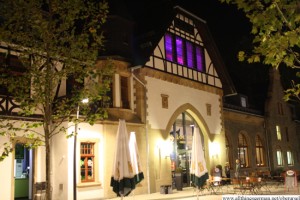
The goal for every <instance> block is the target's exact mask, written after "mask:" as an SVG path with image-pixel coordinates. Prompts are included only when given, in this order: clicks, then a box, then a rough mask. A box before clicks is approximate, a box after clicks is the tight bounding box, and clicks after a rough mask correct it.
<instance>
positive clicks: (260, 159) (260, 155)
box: [255, 135, 265, 166]
mask: <svg viewBox="0 0 300 200" xmlns="http://www.w3.org/2000/svg"><path fill="white" fill-rule="evenodd" d="M255 151H256V165H257V166H264V165H265V159H264V147H263V145H262V142H261V139H260V137H259V136H258V135H257V136H256V137H255Z"/></svg>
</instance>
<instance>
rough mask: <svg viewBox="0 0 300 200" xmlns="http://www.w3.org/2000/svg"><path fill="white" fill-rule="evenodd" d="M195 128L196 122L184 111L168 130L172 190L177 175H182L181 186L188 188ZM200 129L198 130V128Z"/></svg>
mask: <svg viewBox="0 0 300 200" xmlns="http://www.w3.org/2000/svg"><path fill="white" fill-rule="evenodd" d="M195 128H199V125H198V124H197V122H196V120H195V119H194V118H193V117H192V115H191V114H189V113H188V112H186V111H184V112H182V113H180V114H179V115H178V116H177V118H176V120H175V122H174V123H173V125H172V128H171V130H170V136H169V137H170V141H171V143H172V152H171V156H170V158H171V170H172V184H173V188H174V187H176V186H175V185H177V188H178V183H176V182H178V178H177V177H176V176H178V173H176V172H181V174H182V179H181V180H182V186H183V187H189V186H190V158H191V150H192V140H193V132H194V129H195ZM199 129H200V128H199ZM200 135H201V139H202V146H203V148H205V145H204V136H203V133H202V132H201V131H200Z"/></svg>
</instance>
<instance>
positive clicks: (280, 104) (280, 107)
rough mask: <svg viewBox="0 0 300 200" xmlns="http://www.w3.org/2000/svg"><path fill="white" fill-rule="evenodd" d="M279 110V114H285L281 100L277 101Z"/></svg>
mask: <svg viewBox="0 0 300 200" xmlns="http://www.w3.org/2000/svg"><path fill="white" fill-rule="evenodd" d="M277 110H278V114H279V115H283V108H282V103H280V102H278V103H277Z"/></svg>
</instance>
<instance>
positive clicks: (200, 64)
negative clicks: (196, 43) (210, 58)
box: [196, 47, 205, 72]
mask: <svg viewBox="0 0 300 200" xmlns="http://www.w3.org/2000/svg"><path fill="white" fill-rule="evenodd" d="M196 66H197V70H198V71H201V72H203V71H204V70H205V67H204V52H203V49H202V48H201V47H196Z"/></svg>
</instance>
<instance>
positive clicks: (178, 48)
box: [176, 37, 184, 65]
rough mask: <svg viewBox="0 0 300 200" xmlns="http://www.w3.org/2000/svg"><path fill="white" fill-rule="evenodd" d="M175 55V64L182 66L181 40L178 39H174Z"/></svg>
mask: <svg viewBox="0 0 300 200" xmlns="http://www.w3.org/2000/svg"><path fill="white" fill-rule="evenodd" d="M176 53H177V62H178V63H179V64H181V65H183V64H184V53H183V40H182V38H180V37H176Z"/></svg>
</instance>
